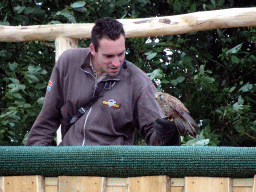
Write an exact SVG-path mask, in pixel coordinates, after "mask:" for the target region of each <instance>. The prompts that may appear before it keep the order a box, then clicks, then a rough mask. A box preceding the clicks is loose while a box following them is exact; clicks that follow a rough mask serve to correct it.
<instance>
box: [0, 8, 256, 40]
mask: <svg viewBox="0 0 256 192" xmlns="http://www.w3.org/2000/svg"><path fill="white" fill-rule="evenodd" d="M255 18H256V8H255V7H251V8H231V9H222V10H213V11H200V12H195V13H188V14H182V15H174V16H165V17H150V18H140V19H120V20H119V21H120V22H121V23H123V25H124V29H125V34H126V38H133V37H150V36H160V35H178V34H184V33H191V32H195V31H205V30H212V29H220V28H231V27H252V26H256V19H255ZM93 26H94V24H93V23H83V24H56V25H34V26H17V27H15V26H3V25H0V42H20V41H45V40H54V39H55V38H57V37H59V36H64V37H69V38H76V39H78V38H90V37H91V30H92V27H93Z"/></svg>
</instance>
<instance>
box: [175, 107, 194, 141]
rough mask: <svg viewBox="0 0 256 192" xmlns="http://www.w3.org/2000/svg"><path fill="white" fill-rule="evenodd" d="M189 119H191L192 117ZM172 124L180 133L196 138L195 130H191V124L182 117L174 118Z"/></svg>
mask: <svg viewBox="0 0 256 192" xmlns="http://www.w3.org/2000/svg"><path fill="white" fill-rule="evenodd" d="M185 113H186V112H185ZM190 118H191V119H192V117H190ZM192 120H193V119H192ZM193 121H194V120H193ZM174 123H175V125H176V127H177V128H178V129H179V131H180V132H181V133H183V134H186V133H188V134H189V135H191V136H192V137H194V138H196V136H197V133H196V131H195V129H194V128H193V126H192V124H191V123H190V122H189V121H188V120H186V119H185V118H184V117H183V116H180V117H177V118H175V119H174Z"/></svg>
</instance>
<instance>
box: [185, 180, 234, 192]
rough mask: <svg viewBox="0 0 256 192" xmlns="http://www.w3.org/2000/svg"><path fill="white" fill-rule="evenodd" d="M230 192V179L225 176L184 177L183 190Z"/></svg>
mask: <svg viewBox="0 0 256 192" xmlns="http://www.w3.org/2000/svg"><path fill="white" fill-rule="evenodd" d="M206 191H207V192H215V191H218V192H232V179H231V178H225V177H185V186H184V192H206Z"/></svg>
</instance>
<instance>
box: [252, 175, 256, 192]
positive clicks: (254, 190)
mask: <svg viewBox="0 0 256 192" xmlns="http://www.w3.org/2000/svg"><path fill="white" fill-rule="evenodd" d="M252 192H256V175H254V179H253V188H252Z"/></svg>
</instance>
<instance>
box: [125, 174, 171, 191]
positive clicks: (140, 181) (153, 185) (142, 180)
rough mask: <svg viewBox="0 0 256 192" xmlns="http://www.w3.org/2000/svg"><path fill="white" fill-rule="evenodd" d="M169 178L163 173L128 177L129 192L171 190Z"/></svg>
mask: <svg viewBox="0 0 256 192" xmlns="http://www.w3.org/2000/svg"><path fill="white" fill-rule="evenodd" d="M170 181H171V179H170V178H169V177H167V176H165V175H161V176H145V177H130V178H129V190H128V191H129V192H171V182H170Z"/></svg>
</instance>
